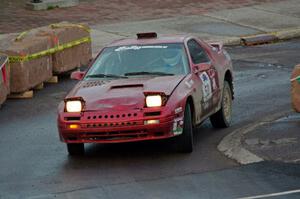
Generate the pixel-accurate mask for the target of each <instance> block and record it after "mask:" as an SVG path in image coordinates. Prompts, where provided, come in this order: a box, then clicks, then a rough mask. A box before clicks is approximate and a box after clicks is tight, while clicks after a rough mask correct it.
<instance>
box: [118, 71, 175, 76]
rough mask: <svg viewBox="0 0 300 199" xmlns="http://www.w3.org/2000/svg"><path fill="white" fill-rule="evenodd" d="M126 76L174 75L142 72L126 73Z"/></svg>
mask: <svg viewBox="0 0 300 199" xmlns="http://www.w3.org/2000/svg"><path fill="white" fill-rule="evenodd" d="M124 75H125V76H134V75H161V76H169V75H174V74H172V73H164V72H146V71H141V72H132V73H125V74H124Z"/></svg>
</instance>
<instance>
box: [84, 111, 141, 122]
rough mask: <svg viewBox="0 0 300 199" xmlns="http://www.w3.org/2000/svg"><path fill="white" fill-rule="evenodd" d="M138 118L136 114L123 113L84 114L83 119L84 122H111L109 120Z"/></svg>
mask: <svg viewBox="0 0 300 199" xmlns="http://www.w3.org/2000/svg"><path fill="white" fill-rule="evenodd" d="M137 116H138V113H137V112H130V113H128V112H124V113H116V114H113V113H104V114H100V113H85V117H84V119H86V120H89V121H91V120H99V119H101V120H111V119H125V118H126V119H129V118H135V117H137Z"/></svg>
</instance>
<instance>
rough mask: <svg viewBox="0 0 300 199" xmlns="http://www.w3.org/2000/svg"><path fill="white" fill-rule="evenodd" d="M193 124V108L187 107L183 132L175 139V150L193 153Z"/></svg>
mask: <svg viewBox="0 0 300 199" xmlns="http://www.w3.org/2000/svg"><path fill="white" fill-rule="evenodd" d="M193 145H194V144H193V124H192V114H191V107H190V105H189V104H187V105H186V107H185V111H184V123H183V132H182V134H181V135H179V136H178V137H175V150H176V151H178V152H181V153H191V152H193Z"/></svg>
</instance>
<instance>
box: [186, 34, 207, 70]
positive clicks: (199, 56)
mask: <svg viewBox="0 0 300 199" xmlns="http://www.w3.org/2000/svg"><path fill="white" fill-rule="evenodd" d="M187 46H188V49H189V51H190V54H191V58H192V61H193V63H194V64H200V63H206V62H209V59H208V56H207V54H206V52H205V50H204V49H203V48H202V47H201V46H200V45H199V44H198V42H197V41H196V40H194V39H191V40H189V41H188V43H187Z"/></svg>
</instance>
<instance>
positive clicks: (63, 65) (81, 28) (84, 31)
mask: <svg viewBox="0 0 300 199" xmlns="http://www.w3.org/2000/svg"><path fill="white" fill-rule="evenodd" d="M35 34H36V35H37V36H47V37H49V38H50V41H51V42H52V46H54V47H55V46H63V47H64V46H65V45H67V44H74V45H73V46H72V47H69V48H64V50H62V51H57V52H55V53H53V54H52V64H53V73H55V74H60V73H64V72H67V71H70V70H73V69H76V68H78V67H80V66H83V65H87V64H88V63H89V61H90V60H91V59H92V46H91V40H90V38H91V36H90V29H89V28H88V27H87V26H85V25H82V24H70V23H67V22H63V23H58V24H52V25H50V26H45V27H41V28H38V29H37V32H36V33H35ZM78 41H81V43H80V44H77V45H75V44H76V42H78Z"/></svg>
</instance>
